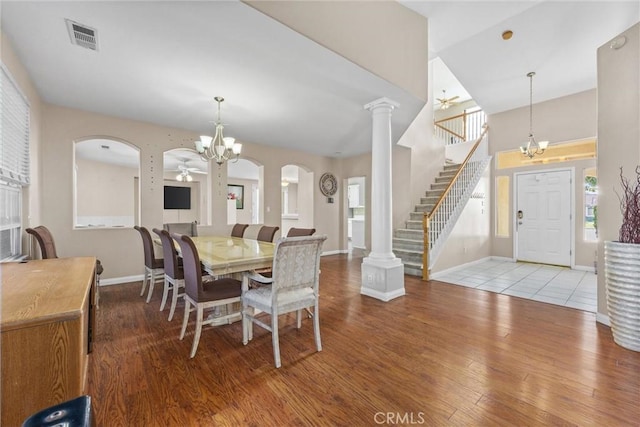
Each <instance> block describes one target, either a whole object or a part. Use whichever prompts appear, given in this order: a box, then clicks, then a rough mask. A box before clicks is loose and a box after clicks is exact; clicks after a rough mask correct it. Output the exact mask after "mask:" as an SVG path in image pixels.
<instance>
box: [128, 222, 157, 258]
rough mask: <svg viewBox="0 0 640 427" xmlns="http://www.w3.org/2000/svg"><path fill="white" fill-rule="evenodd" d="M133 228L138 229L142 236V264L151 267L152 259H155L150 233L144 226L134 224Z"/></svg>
mask: <svg viewBox="0 0 640 427" xmlns="http://www.w3.org/2000/svg"><path fill="white" fill-rule="evenodd" d="M133 228H135V229H136V230H138V232H139V233H140V237H142V247H143V248H144V265H146V266H147V267H149V268H153V260H154V259H155V253H154V251H153V240H151V233H149V230H147V229H146V228H144V227H139V226H137V225H135V226H134V227H133Z"/></svg>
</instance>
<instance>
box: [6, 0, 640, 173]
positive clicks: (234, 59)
mask: <svg viewBox="0 0 640 427" xmlns="http://www.w3.org/2000/svg"><path fill="white" fill-rule="evenodd" d="M401 3H402V4H403V5H405V6H407V7H410V8H412V9H413V10H415V11H417V12H418V13H421V14H423V15H424V16H427V17H428V19H429V29H430V34H429V45H430V57H431V58H432V59H434V62H433V63H432V64H433V70H434V72H433V74H434V76H433V85H432V87H431V92H430V93H431V95H432V96H434V97H440V96H441V95H442V90H443V89H446V91H447V97H452V96H460V99H459V101H462V100H465V99H467V98H469V97H473V99H474V100H475V101H476V102H477V103H478V104H479V105H480V106H481V107H483V109H484V110H485V111H487V112H488V113H495V112H499V111H504V110H508V109H512V108H515V107H520V106H524V105H527V104H528V97H529V91H528V79H527V77H526V74H527V72H529V71H536V73H537V75H536V78H535V82H534V102H539V101H542V100H546V99H551V98H555V97H559V96H563V95H568V94H571V93H576V92H580V91H583V90H587V89H592V88H594V87H595V86H596V49H597V47H599V46H600V45H602V44H604V43H606V42H607V41H608V40H610V39H611V38H613V37H614V36H615V35H617V34H619V33H620V32H622V31H624V30H625V29H627V28H628V27H630V26H631V25H633V24H634V23H636V22H638V21H639V20H640V6H639V4H640V2H638V1H637V0H635V1H615V0H610V1H601V2H597V1H580V2H578V1H566V2H561V1H508V2H507V1H494V2H487V1H466V2H462V1H420V2H412V1H401ZM1 8H2V13H1V19H2V21H1V25H2V31H3V32H4V33H5V34H6V35H7V37H8V38H9V39H10V40H11V43H12V45H13V46H14V48H15V50H16V52H17V54H18V56H19V57H20V59H21V61H22V62H23V64H24V65H25V67H26V68H27V70H28V72H29V74H30V75H31V78H32V79H33V81H34V82H35V84H36V86H37V89H38V91H39V93H40V94H41V96H42V97H43V99H44V100H45V101H46V102H50V103H54V104H58V105H63V106H68V107H72V108H79V109H83V110H87V111H94V112H98V113H103V114H107V115H112V116H119V117H125V118H130V119H134V120H142V121H147V122H152V123H157V124H161V125H164V126H170V127H176V128H182V129H187V130H192V131H194V132H196V133H198V134H201V133H208V134H211V133H212V124H211V122H212V121H213V120H214V118H215V112H216V107H215V104H214V102H213V97H214V96H217V95H220V96H224V97H225V102H224V103H223V104H222V120H223V122H224V123H225V135H227V136H234V137H236V138H237V139H238V140H240V141H244V142H251V143H258V144H264V145H272V146H278V147H286V148H293V149H299V150H304V151H307V152H311V153H316V154H320V155H326V156H332V157H347V156H351V155H355V154H359V153H363V152H367V151H370V141H371V131H370V127H371V118H370V114H369V113H368V112H366V111H364V110H363V105H365V104H366V103H368V102H370V101H372V100H375V99H377V98H380V97H382V96H387V97H389V98H391V99H394V100H395V101H398V102H399V103H400V104H401V107H400V108H399V109H397V110H396V111H395V112H394V116H393V121H392V122H393V126H394V128H393V138H394V139H395V140H397V139H398V138H399V137H400V136H401V134H402V133H403V132H404V130H405V129H406V128H407V127H408V126H409V124H410V123H411V121H412V120H413V118H414V117H415V116H416V114H417V112H418V111H419V110H420V108H422V102H421V101H420V100H418V99H417V98H415V97H413V96H411V95H409V94H407V93H406V92H405V91H404V90H401V89H399V88H397V87H395V86H393V85H392V84H390V83H388V82H386V81H384V80H382V79H381V78H379V77H377V76H375V75H373V74H371V73H369V72H367V71H365V70H363V69H362V68H360V67H358V66H356V65H354V64H353V63H351V62H349V61H347V60H345V59H344V58H342V57H341V56H339V55H336V54H334V53H332V52H330V51H329V50H327V49H325V48H324V47H322V46H320V45H318V44H317V43H315V42H313V41H310V40H308V39H306V38H305V37H302V36H301V35H300V34H298V33H296V32H295V31H293V30H290V29H289V28H287V27H285V26H283V25H282V24H280V23H278V22H276V21H274V20H272V19H270V18H268V17H266V16H264V15H262V14H261V13H260V12H258V11H256V10H254V9H252V8H251V7H249V6H247V5H245V4H243V3H242V2H239V1H217V2H214V1H209V2H206V1H200V2H179V1H157V2H156V1H141V2H128V1H111V2H92V1H72V2H48V1H45V2H29V1H22V2H7V1H3V2H2V3H1ZM65 18H69V19H72V20H74V21H76V22H79V23H81V24H85V25H88V26H90V27H93V28H95V29H97V31H98V44H99V51H98V52H93V51H89V50H86V49H83V48H80V47H78V46H74V45H72V44H71V43H70V41H69V35H68V33H67V29H66V25H65ZM35 29H37V31H36V30H35ZM507 29H510V30H512V31H513V32H514V36H513V38H512V39H511V40H509V41H504V40H502V39H501V37H500V34H501V33H502V32H503V31H504V30H507ZM445 64H446V65H445ZM448 70H450V72H449V71H448ZM168 167H170V168H172V169H173V168H174V167H173V166H172V165H170V164H169V165H168Z"/></svg>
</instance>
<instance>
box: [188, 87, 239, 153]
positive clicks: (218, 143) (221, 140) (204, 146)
mask: <svg viewBox="0 0 640 427" xmlns="http://www.w3.org/2000/svg"><path fill="white" fill-rule="evenodd" d="M214 99H215V101H216V102H217V103H218V120H217V121H216V122H215V124H216V132H215V134H214V136H213V138H212V137H210V136H207V135H202V136H200V140H199V141H196V142H195V145H196V151H197V152H198V154H200V157H201V158H202V160H204V161H205V162H208V161H209V160H215V162H216V163H217V164H219V165H221V164H223V163H224V162H226V161H227V160H229V158H230V157H232V156H235V160H234V163H235V162H237V161H238V158H240V152H241V151H242V144H239V143H237V142H236V139H235V138H231V137H228V136H227V137H225V136H224V135H223V134H222V132H223V130H224V126H223V125H222V122H221V121H220V103H221V102H224V98H223V97H221V96H216V97H215V98H214Z"/></svg>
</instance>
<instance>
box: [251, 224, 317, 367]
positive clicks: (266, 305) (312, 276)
mask: <svg viewBox="0 0 640 427" xmlns="http://www.w3.org/2000/svg"><path fill="white" fill-rule="evenodd" d="M326 239H327V236H324V235H323V236H301V237H284V238H280V239H279V240H278V241H277V242H276V248H275V253H274V256H273V267H272V270H273V277H271V278H267V277H264V276H260V275H258V274H252V273H248V276H249V279H251V280H255V281H257V282H260V283H265V284H271V286H260V287H258V288H253V289H248V290H245V291H244V292H243V294H242V343H243V344H244V345H247V344H248V342H249V341H251V340H252V339H253V324H254V323H255V324H257V325H258V326H260V327H262V328H264V329H266V330H268V331H270V332H271V340H272V343H273V358H274V361H275V365H276V368H279V367H280V366H281V362H280V344H279V334H278V316H280V315H281V314H286V313H290V312H293V311H295V312H296V322H297V327H298V329H300V327H301V326H302V310H303V309H308V308H310V307H313V308H314V314H313V331H314V335H315V341H316V348H317V350H318V351H321V350H322V344H321V341H320V317H319V312H318V295H319V294H318V290H319V285H320V253H321V251H322V244H323V243H324V241H325V240H326ZM256 309H258V310H260V311H261V312H264V313H267V314H269V315H270V316H271V324H267V323H265V322H263V321H262V320H260V319H258V318H257V317H256V314H255V310H256Z"/></svg>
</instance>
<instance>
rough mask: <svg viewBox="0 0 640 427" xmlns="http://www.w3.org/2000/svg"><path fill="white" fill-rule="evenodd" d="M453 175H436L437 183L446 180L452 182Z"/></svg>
mask: <svg viewBox="0 0 640 427" xmlns="http://www.w3.org/2000/svg"><path fill="white" fill-rule="evenodd" d="M451 178H452V177H451V176H437V177H436V182H437V183H442V182H446V183H447V184H448V183H450V182H451Z"/></svg>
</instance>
